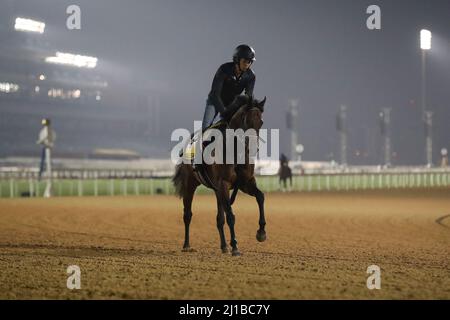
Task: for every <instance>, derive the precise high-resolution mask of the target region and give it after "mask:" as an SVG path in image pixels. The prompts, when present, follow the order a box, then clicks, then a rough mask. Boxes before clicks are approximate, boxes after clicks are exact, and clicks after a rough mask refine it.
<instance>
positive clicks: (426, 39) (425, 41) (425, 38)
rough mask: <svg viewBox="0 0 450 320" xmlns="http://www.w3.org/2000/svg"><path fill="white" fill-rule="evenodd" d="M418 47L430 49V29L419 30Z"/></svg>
mask: <svg viewBox="0 0 450 320" xmlns="http://www.w3.org/2000/svg"><path fill="white" fill-rule="evenodd" d="M420 48H421V49H422V50H430V49H431V31H429V30H426V29H422V30H420Z"/></svg>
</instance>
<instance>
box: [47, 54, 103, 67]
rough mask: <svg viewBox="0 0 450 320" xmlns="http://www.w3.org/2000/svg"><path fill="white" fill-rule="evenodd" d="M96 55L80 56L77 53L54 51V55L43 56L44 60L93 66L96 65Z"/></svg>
mask: <svg viewBox="0 0 450 320" xmlns="http://www.w3.org/2000/svg"><path fill="white" fill-rule="evenodd" d="M97 60H98V59H97V58H96V57H88V56H82V55H79V54H72V53H64V52H56V56H54V57H47V58H45V62H48V63H57V64H66V65H71V66H75V67H79V68H95V67H96V66H97Z"/></svg>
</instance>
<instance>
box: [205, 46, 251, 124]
mask: <svg viewBox="0 0 450 320" xmlns="http://www.w3.org/2000/svg"><path fill="white" fill-rule="evenodd" d="M254 61H255V50H253V48H252V47H250V46H248V45H246V44H241V45H240V46H238V47H237V48H236V49H235V51H234V54H233V62H228V63H224V64H222V65H221V66H220V67H219V69H218V70H217V72H216V74H215V76H214V80H213V83H212V86H211V91H210V92H209V94H208V99H207V100H206V108H205V113H204V115H203V121H202V130H203V131H204V130H205V129H206V128H208V127H209V126H210V125H212V124H213V123H215V122H217V121H219V120H222V119H224V118H227V117H228V116H230V115H231V113H232V112H233V111H235V110H234V109H235V106H232V107H231V108H229V107H230V104H231V103H232V102H234V101H235V98H236V97H238V96H239V95H240V94H241V93H242V92H243V91H244V90H245V95H246V96H247V97H248V98H249V99H252V97H253V88H254V86H255V74H254V73H253V70H252V69H250V66H251V65H252V64H253V62H254Z"/></svg>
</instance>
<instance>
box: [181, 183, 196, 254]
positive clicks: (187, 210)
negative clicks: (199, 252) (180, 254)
mask: <svg viewBox="0 0 450 320" xmlns="http://www.w3.org/2000/svg"><path fill="white" fill-rule="evenodd" d="M195 189H196V186H195V185H191V186H190V187H189V188H187V190H186V193H185V194H184V195H183V207H184V209H183V221H184V245H183V251H184V252H192V251H194V250H193V249H192V248H191V246H190V244H189V225H190V224H191V219H192V199H193V198H194V193H195Z"/></svg>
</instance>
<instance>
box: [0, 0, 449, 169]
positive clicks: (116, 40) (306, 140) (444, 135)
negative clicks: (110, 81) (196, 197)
mask: <svg viewBox="0 0 450 320" xmlns="http://www.w3.org/2000/svg"><path fill="white" fill-rule="evenodd" d="M6 1H7V0H0V4H1V3H4V2H6ZM14 3H16V4H15V5H14V8H15V10H17V12H20V13H21V14H22V15H28V16H30V17H35V18H36V19H42V20H44V21H45V22H46V23H47V30H48V33H49V34H48V35H47V36H48V37H52V42H53V43H54V44H55V45H56V46H61V48H63V49H64V50H66V51H71V52H80V53H85V54H88V55H95V56H97V57H99V59H100V62H99V66H98V68H99V71H102V72H105V73H106V74H109V75H110V76H113V77H119V76H123V81H124V82H126V83H127V85H130V86H132V85H135V84H139V83H140V84H142V83H143V84H145V86H148V87H149V88H151V89H152V90H157V91H158V92H160V93H161V107H162V111H161V128H163V129H162V130H163V131H162V132H161V135H160V136H159V137H157V139H159V141H160V143H162V144H165V143H167V148H170V145H171V144H170V132H171V131H172V130H173V129H174V128H178V127H184V128H189V129H190V128H192V126H193V120H200V119H201V117H202V115H203V109H204V104H205V98H206V96H207V94H208V92H209V89H210V86H211V81H212V78H213V76H214V73H215V71H216V70H217V68H218V66H219V65H220V64H222V63H224V62H228V61H230V60H231V55H232V53H233V49H234V47H236V46H237V45H239V44H241V43H248V44H250V45H251V46H253V47H254V48H255V50H256V62H255V64H254V65H253V67H252V68H253V70H254V71H255V73H256V86H255V94H256V96H257V97H258V98H263V96H267V103H266V113H265V117H264V118H265V119H264V127H266V128H280V130H281V132H280V133H281V151H282V152H286V153H289V135H288V131H287V130H286V111H287V109H288V100H289V99H291V98H298V99H299V100H300V106H301V107H300V119H299V124H298V125H299V128H300V129H299V140H300V142H301V143H302V144H303V145H304V146H305V153H304V159H305V160H330V159H332V158H334V159H336V160H338V159H339V158H338V153H337V151H338V150H339V149H338V138H337V134H336V126H335V117H336V113H337V110H338V108H339V105H341V104H345V105H347V106H348V110H349V119H348V130H349V151H350V152H351V153H353V152H354V151H355V150H361V151H364V152H367V156H366V157H365V158H364V159H356V158H352V157H349V158H350V159H352V160H351V161H350V162H353V163H355V164H356V163H367V164H378V163H379V162H380V161H381V138H380V133H379V127H378V118H377V116H378V113H379V111H380V109H381V108H383V107H390V108H392V109H393V111H392V119H393V120H392V121H393V123H392V145H393V146H392V149H393V151H394V152H395V153H396V155H395V157H394V159H393V162H394V163H396V164H421V163H424V158H425V156H424V151H423V150H424V128H423V123H422V122H421V105H420V101H421V100H420V99H421V98H420V97H421V91H420V89H421V86H420V85H421V50H420V48H419V31H420V29H422V28H426V29H429V30H431V31H432V33H433V42H432V43H433V44H432V50H431V51H430V52H429V53H428V57H427V91H428V107H429V108H430V109H431V110H432V111H434V112H435V118H434V120H435V122H434V147H435V150H434V158H435V159H436V158H437V157H438V154H439V150H440V149H441V148H442V147H446V148H448V149H450V126H449V124H448V122H449V120H450V1H448V0H431V1H430V0H428V1H414V0H395V1H394V0H390V1H375V0H374V1H365V0H340V1H337V0H327V1H323V0H309V1H299V0H297V1H262V0H239V1H238V0H227V1H214V0H213V1H211V0H189V1H187V0H183V1H181V0H179V1H173V0H169V1H168V0H158V1H137V0H130V1H118V0H108V1H107V0H89V1H56V0H53V1H51V0H39V1H23V0H22V1H14ZM69 4H78V5H79V6H80V7H81V11H82V17H81V19H82V20H81V21H82V29H81V30H80V31H69V30H67V29H66V28H65V21H66V17H67V15H66V14H65V8H66V7H67V6H68V5H69ZM372 4H376V5H379V6H380V8H381V30H368V29H367V27H366V19H367V18H368V16H369V15H368V14H366V8H367V7H368V6H369V5H372ZM0 18H2V19H5V18H6V17H5V16H4V13H0ZM47 30H46V32H47ZM0 41H1V39H0ZM0 43H1V42H0ZM0 50H1V46H0ZM123 70H126V72H123ZM124 108H126V106H124Z"/></svg>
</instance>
